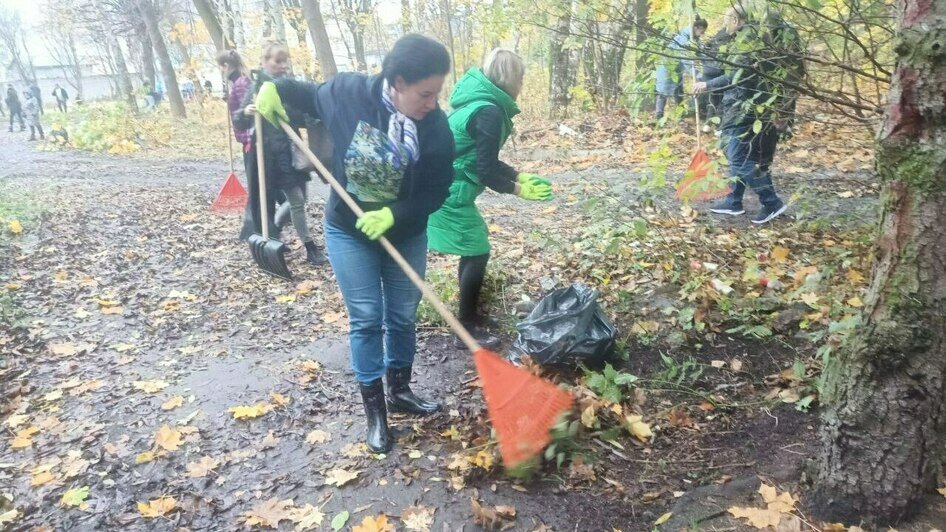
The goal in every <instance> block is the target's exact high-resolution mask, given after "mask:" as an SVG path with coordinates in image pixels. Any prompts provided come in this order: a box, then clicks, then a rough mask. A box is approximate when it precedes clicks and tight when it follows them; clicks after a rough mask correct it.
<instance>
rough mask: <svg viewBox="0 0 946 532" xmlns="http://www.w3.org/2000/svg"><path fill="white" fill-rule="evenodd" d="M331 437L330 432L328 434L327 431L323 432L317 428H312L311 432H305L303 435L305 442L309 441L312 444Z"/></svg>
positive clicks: (322, 441) (323, 441)
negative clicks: (304, 435)
mask: <svg viewBox="0 0 946 532" xmlns="http://www.w3.org/2000/svg"><path fill="white" fill-rule="evenodd" d="M331 439H332V435H331V434H329V433H328V432H325V431H324V430H319V429H315V430H313V431H312V432H310V433H309V434H307V435H306V437H305V441H306V443H310V444H312V445H315V444H317V443H325V442H327V441H329V440H331Z"/></svg>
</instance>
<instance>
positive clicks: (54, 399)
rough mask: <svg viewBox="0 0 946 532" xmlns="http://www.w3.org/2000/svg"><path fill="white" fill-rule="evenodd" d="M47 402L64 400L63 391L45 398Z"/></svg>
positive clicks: (52, 392) (47, 395) (53, 392)
mask: <svg viewBox="0 0 946 532" xmlns="http://www.w3.org/2000/svg"><path fill="white" fill-rule="evenodd" d="M43 399H45V400H46V401H58V400H60V399H62V390H53V391H51V392H49V393H47V394H46V395H44V396H43Z"/></svg>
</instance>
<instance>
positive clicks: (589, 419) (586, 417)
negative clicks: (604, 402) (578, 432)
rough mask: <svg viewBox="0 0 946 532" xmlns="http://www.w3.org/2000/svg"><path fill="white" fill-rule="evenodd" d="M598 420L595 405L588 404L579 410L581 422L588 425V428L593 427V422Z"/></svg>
mask: <svg viewBox="0 0 946 532" xmlns="http://www.w3.org/2000/svg"><path fill="white" fill-rule="evenodd" d="M597 422H598V417H597V416H595V405H593V404H592V405H588V408H585V409H584V410H582V411H581V424H582V425H584V426H586V427H588V428H589V429H592V428H594V426H595V424H596V423H597Z"/></svg>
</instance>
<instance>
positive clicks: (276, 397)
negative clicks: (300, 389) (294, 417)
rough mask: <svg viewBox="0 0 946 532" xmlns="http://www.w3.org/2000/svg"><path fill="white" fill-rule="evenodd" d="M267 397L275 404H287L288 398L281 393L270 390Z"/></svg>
mask: <svg viewBox="0 0 946 532" xmlns="http://www.w3.org/2000/svg"><path fill="white" fill-rule="evenodd" d="M269 397H270V398H271V399H272V400H273V404H275V405H276V406H286V405H288V404H289V398H288V397H286V396H285V395H283V394H281V393H276V392H272V393H270V394H269Z"/></svg>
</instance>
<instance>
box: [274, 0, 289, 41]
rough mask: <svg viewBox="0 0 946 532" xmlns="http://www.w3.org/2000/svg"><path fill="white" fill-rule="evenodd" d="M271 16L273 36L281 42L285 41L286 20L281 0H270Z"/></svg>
mask: <svg viewBox="0 0 946 532" xmlns="http://www.w3.org/2000/svg"><path fill="white" fill-rule="evenodd" d="M270 8H271V10H272V11H271V13H272V17H273V36H274V37H276V40H277V41H279V42H282V43H285V42H286V20H285V18H284V17H283V12H282V9H283V8H282V0H272V3H271V4H270Z"/></svg>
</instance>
